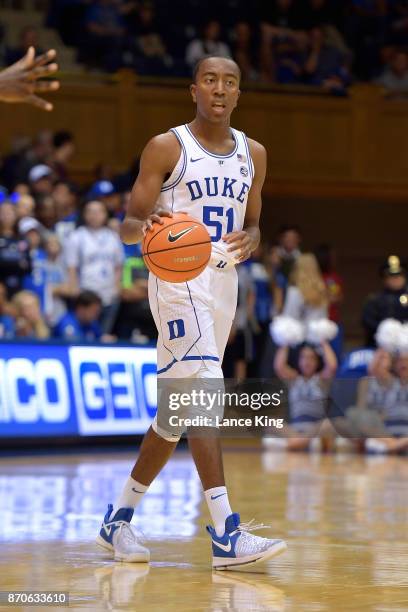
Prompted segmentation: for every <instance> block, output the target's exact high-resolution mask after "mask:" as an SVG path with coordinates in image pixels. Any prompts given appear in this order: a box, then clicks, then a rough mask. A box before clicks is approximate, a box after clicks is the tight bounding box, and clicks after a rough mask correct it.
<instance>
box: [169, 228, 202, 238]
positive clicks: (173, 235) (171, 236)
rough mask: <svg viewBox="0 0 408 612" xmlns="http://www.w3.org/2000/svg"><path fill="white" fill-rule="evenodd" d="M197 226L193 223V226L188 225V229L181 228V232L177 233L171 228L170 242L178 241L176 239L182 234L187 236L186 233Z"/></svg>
mask: <svg viewBox="0 0 408 612" xmlns="http://www.w3.org/2000/svg"><path fill="white" fill-rule="evenodd" d="M196 227H197V226H196V225H192V226H191V227H186V229H183V230H181V232H178V233H177V234H172V233H171V230H170V231H169V234H168V236H167V238H168V240H169V242H176V240H178V239H179V238H181V237H182V236H185V235H186V234H188V233H189V232H191V231H192V230H193V229H195V228H196Z"/></svg>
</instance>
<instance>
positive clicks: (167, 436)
mask: <svg viewBox="0 0 408 612" xmlns="http://www.w3.org/2000/svg"><path fill="white" fill-rule="evenodd" d="M152 429H153V431H154V433H155V434H157V435H158V436H159V437H160V438H163V440H166V442H173V443H174V444H177V442H178V441H179V440H180V438H181V433H175V432H173V433H172V432H170V431H167V430H166V429H165V428H163V427H162V426H160V425H159V423H158V421H157V414H156V416H155V417H154V420H153V423H152Z"/></svg>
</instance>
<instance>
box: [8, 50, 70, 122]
mask: <svg viewBox="0 0 408 612" xmlns="http://www.w3.org/2000/svg"><path fill="white" fill-rule="evenodd" d="M56 55H57V54H56V52H55V51H54V50H53V49H51V50H50V51H47V53H44V54H43V55H39V56H38V57H35V49H34V47H30V48H29V49H28V51H27V53H26V54H25V56H24V57H22V58H21V59H20V60H19V61H18V62H16V63H15V64H12V65H11V66H9V67H8V68H6V69H5V70H2V71H1V72H0V100H1V101H3V102H12V103H19V102H26V103H28V104H32V105H33V106H37V107H38V108H41V109H42V110H46V111H51V110H52V109H53V105H52V104H51V102H47V100H44V99H43V98H41V97H39V96H37V95H36V94H37V93H49V92H52V91H56V90H57V89H58V88H59V86H60V84H59V81H57V80H55V79H52V80H46V81H41V80H40V79H42V78H43V77H48V76H50V75H51V74H54V73H55V72H56V71H57V70H58V64H57V63H56V62H55V58H56Z"/></svg>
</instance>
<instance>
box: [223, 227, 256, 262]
mask: <svg viewBox="0 0 408 612" xmlns="http://www.w3.org/2000/svg"><path fill="white" fill-rule="evenodd" d="M222 239H223V241H224V242H226V243H227V244H228V245H229V246H228V248H227V251H228V253H233V252H235V253H236V258H237V261H238V263H242V262H243V261H246V260H247V259H249V257H250V256H251V253H252V250H253V248H252V238H251V236H250V234H249V233H248V232H246V231H245V230H240V231H236V232H230V233H229V234H225V235H224V236H223V237H222Z"/></svg>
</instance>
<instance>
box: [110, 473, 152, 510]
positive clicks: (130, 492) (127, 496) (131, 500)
mask: <svg viewBox="0 0 408 612" xmlns="http://www.w3.org/2000/svg"><path fill="white" fill-rule="evenodd" d="M148 488H149V486H148V485H144V484H141V483H140V482H138V481H137V480H135V479H134V478H132V477H131V476H129V478H128V479H127V481H126V482H125V486H124V487H123V491H122V494H121V496H120V497H119V499H118V500H117V502H116V504H115V505H114V507H113V510H112V512H111V515H110V518H112V517H113V516H115V514H116V512H117V511H118V510H119V508H136V506H137V505H138V504H139V503H140V502H141V501H142V497H143V495H144V494H145V493H146V491H147V489H148Z"/></svg>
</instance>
